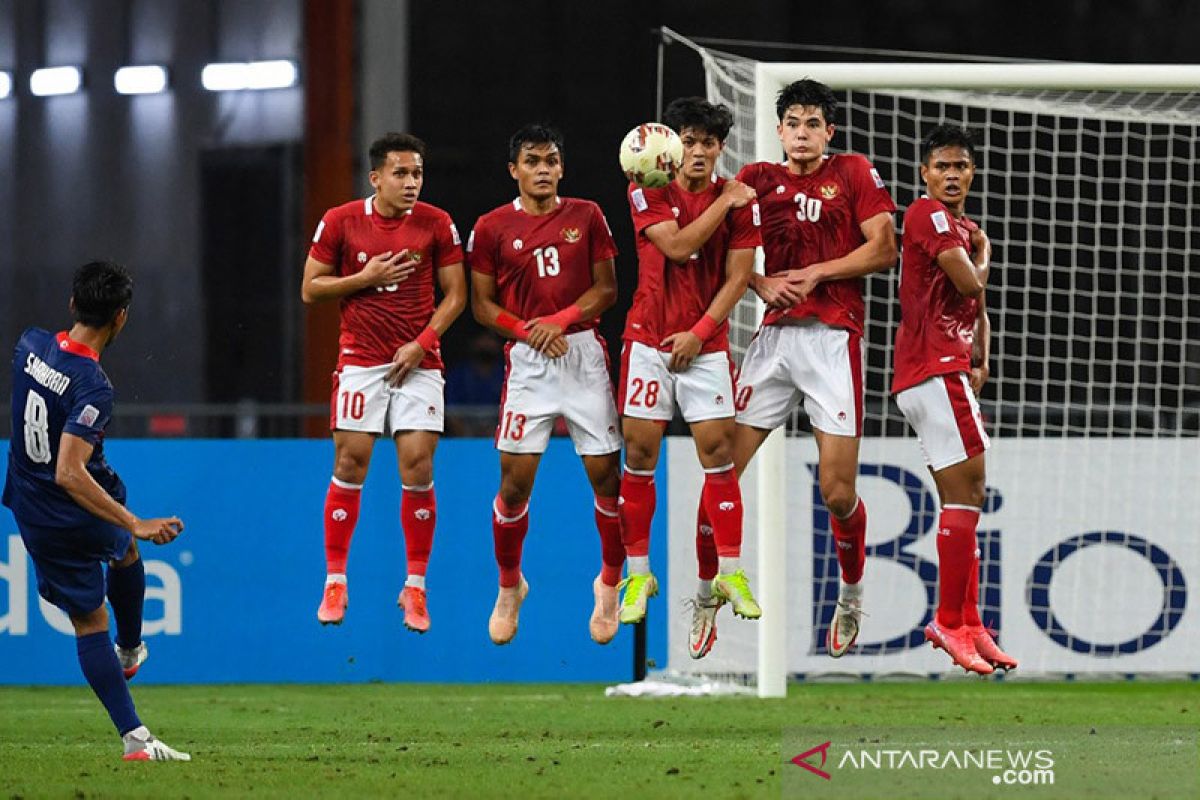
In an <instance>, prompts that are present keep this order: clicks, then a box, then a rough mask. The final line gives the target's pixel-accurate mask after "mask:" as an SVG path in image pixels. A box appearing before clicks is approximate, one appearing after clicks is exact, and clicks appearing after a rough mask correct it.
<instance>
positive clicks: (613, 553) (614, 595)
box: [588, 495, 625, 644]
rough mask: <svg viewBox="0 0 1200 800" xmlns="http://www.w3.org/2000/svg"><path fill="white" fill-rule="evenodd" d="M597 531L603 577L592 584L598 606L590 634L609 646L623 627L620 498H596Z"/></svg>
mask: <svg viewBox="0 0 1200 800" xmlns="http://www.w3.org/2000/svg"><path fill="white" fill-rule="evenodd" d="M595 512H596V513H595V516H596V530H597V531H599V533H600V556H601V564H600V574H599V575H597V576H596V579H595V580H594V581H593V582H592V594H593V596H594V597H595V600H596V604H595V606H594V608H593V609H592V617H591V619H590V620H589V622H588V631H589V632H590V633H591V636H592V640H593V641H595V642H596V643H597V644H608V643H609V642H611V641H612V640H613V637H615V636H616V635H617V628H618V627H619V626H620V622H619V620H618V614H619V613H620V597H619V593H618V591H617V586H618V585H619V584H620V582H621V567H622V566H624V564H625V546H624V545H623V544H622V543H621V522H620V515H619V513H618V511H617V498H615V497H601V496H600V495H596V502H595Z"/></svg>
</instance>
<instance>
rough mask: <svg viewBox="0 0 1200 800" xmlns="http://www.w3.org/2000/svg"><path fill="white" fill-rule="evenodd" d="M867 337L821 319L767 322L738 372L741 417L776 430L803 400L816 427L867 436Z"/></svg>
mask: <svg viewBox="0 0 1200 800" xmlns="http://www.w3.org/2000/svg"><path fill="white" fill-rule="evenodd" d="M861 341H862V337H861V336H859V335H858V334H857V333H854V332H852V331H848V330H846V329H845V328H834V327H831V326H829V325H826V324H824V323H823V322H817V321H815V320H814V321H812V322H809V323H805V324H800V325H767V326H764V327H763V328H762V329H761V330H760V331H759V332H758V333H757V334H755V336H754V339H753V340H752V341H751V342H750V347H749V348H747V349H746V357H745V358H744V359H743V360H742V368H741V370H740V371H739V372H738V376H737V385H738V394H737V409H738V415H737V421H738V423H739V424H741V425H749V426H751V427H754V428H761V429H763V430H774V429H775V428H778V427H779V426H780V425H782V424H784V423H785V422H787V419H788V417H789V416H790V415H791V413H792V410H793V409H795V407H796V404H797V403H798V402H800V401H801V400H803V401H804V412H805V413H806V414H808V419H809V422H811V423H812V426H813V427H814V428H816V429H818V430H820V431H824V432H825V433H831V434H834V435H836V436H855V437H858V436H862V415H863V411H862V408H863V406H862V402H863V392H862V374H863V361H862V347H861Z"/></svg>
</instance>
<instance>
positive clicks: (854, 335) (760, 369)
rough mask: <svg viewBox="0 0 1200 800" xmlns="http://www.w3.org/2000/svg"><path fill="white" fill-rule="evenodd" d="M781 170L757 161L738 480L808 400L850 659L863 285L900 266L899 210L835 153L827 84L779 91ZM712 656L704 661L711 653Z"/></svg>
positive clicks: (862, 553)
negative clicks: (756, 326) (759, 241)
mask: <svg viewBox="0 0 1200 800" xmlns="http://www.w3.org/2000/svg"><path fill="white" fill-rule="evenodd" d="M775 109H776V112H777V114H778V117H779V126H778V129H777V130H778V132H779V141H780V143H781V144H782V145H783V150H784V154H785V160H784V162H783V163H782V164H772V163H766V162H760V163H755V164H748V165H746V166H745V167H743V168H742V170H741V172H739V173H738V179H739V180H741V181H742V182H744V183H746V184H747V185H748V186H751V187H752V188H753V189H754V190H755V192H756V194H757V196H758V203H759V206H760V208H761V213H762V237H763V254H764V257H765V262H764V267H765V273H766V274H765V275H757V274H755V275H752V276H751V278H750V285H751V288H753V289H754V291H755V292H756V293H757V294H758V295H759V297H761V298H762V300H763V301H764V302H765V303H766V304H767V306H768V308H767V312H766V315H765V316H764V318H763V325H762V328H761V329H760V330H759V332H758V334H757V335H756V336H755V338H754V341H753V342H751V344H750V347H749V348H748V349H747V351H746V356H745V358H744V359H743V362H742V367H741V370H740V372H739V373H738V378H737V383H738V396H737V407H738V416H737V421H738V429H737V435H736V440H735V444H734V455H733V460H734V465H735V467H736V469H737V471H738V474H739V475H740V474H741V473H742V471H743V470H744V469H745V468H746V465H747V464H748V463H749V462H750V459H751V458H752V457H753V456H754V453H755V452H756V451H757V450H758V448H759V447H760V446H761V445H762V443H763V441H765V440H766V438H767V436H768V435H769V434H770V432H771V431H772V430H774V429H775V428H777V427H779V426H780V425H783V424H785V423H786V422H787V419H788V417H789V416H790V415H791V413H792V410H793V409H794V408H795V406H796V404H797V403H798V402H801V401H803V403H804V410H805V412H806V413H807V415H808V418H809V421H810V422H811V423H812V427H813V437H814V438H815V439H816V442H817V451H818V453H819V481H820V490H821V497H822V499H823V500H824V502H825V506H826V508H828V509H829V513H830V518H831V521H832V526H833V535H834V539H835V540H836V542H837V557H838V562H839V564H840V567H841V587H840V591H839V595H838V603H837V606H836V607H835V610H834V618H833V620H832V623H831V625H830V633H829V638H828V641H827V648H828V651H829V654H830V655H831V656H834V657H835V658H836V657H839V656H841V655H843V654H844V653H845V652H846V651H847V650H848V649H849V648H850V646H851V645H853V644H854V641H855V639H856V638H857V637H858V629H859V622H860V618H861V614H862V584H861V580H862V573H863V564H864V561H865V559H866V529H867V510H866V507H865V506H864V505H863V502H862V500H861V499H860V498H859V497H858V494H857V491H856V489H855V483H856V478H857V476H858V442H859V437H861V436H862V355H861V340H862V334H863V311H864V304H863V294H862V291H863V285H862V278H863V276H865V275H868V274H870V273H872V272H878V271H880V270H884V269H887V268H889V267H891V266H892V265H894V264H895V263H896V235H895V224H894V221H893V219H892V213H893V212H894V211H895V210H896V206H895V204H894V203H893V202H892V198H891V196H890V195H889V194H888V191H887V189H886V188H884V183H883V179H882V178H880V177H879V173H878V171H876V170H875V168H874V167H873V166H872V165H871V162H870V161H868V160H867V159H866V158H864V157H862V156H860V155H856V154H853V153H840V154H833V155H828V154H826V149H827V147H828V146H829V142H830V140H831V139H832V138H833V133H834V124H835V122H836V115H837V98H836V97H835V96H834V94H833V92H832V91H831V90H830V89H829V87H828V86H825V85H824V84H822V83H818V82H817V81H813V80H807V79H806V80H801V81H796V82H794V83H792V84H790V85H789V86H787V87H785V88H784V89H783V90H782V91H780V93H779V96H778V98H777V100H776V103H775ZM706 512H707V509H706V508H705V507H703V506H702V507H701V508H700V510H699V512H698V514H697V516H698V524H697V535H696V547H697V552H698V553H699V555H700V565H701V572H700V575H701V577H702V578H703V577H704V576H705V575H706V574H709V573H711V571H712V570H713V569H715V567H716V555H715V554H714V553H713V546H712V541H711V537H707V536H705V535H704V531H705V529H706V527H707V526H708V516H709V515H708V514H707V513H706ZM715 618H716V608H713V607H712V605H711V604H704V603H700V602H698V603H697V605H696V610H695V614H694V616H693V625H692V628H693V637H692V638H693V641H695V640H703V639H706V638H710V637H709V636H708V633H707V628H708V626H709V625H710V624H715ZM701 654H702V653H701Z"/></svg>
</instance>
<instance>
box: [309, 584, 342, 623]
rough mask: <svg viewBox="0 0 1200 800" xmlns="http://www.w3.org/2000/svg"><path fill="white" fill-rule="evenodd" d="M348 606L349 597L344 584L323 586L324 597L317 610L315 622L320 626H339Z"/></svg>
mask: <svg viewBox="0 0 1200 800" xmlns="http://www.w3.org/2000/svg"><path fill="white" fill-rule="evenodd" d="M348 605H350V597H349V594H348V592H347V590H346V584H344V583H335V582H330V583H327V584H325V595H324V597H322V598H321V607H320V608H318V609H317V621H318V622H320V623H321V624H322V625H341V624H342V619H343V618H344V617H345V616H346V606H348Z"/></svg>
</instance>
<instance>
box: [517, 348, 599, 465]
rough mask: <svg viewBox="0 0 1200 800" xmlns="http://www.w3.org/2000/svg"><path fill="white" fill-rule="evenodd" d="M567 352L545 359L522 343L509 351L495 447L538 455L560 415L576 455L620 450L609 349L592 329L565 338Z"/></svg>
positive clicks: (543, 449) (591, 454) (544, 446)
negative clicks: (558, 356)
mask: <svg viewBox="0 0 1200 800" xmlns="http://www.w3.org/2000/svg"><path fill="white" fill-rule="evenodd" d="M566 338H567V348H568V349H567V354H566V355H564V356H563V357H562V358H548V357H547V356H544V355H542V354H541V353H539V352H538V351H536V350H534V349H533V348H532V347H530V346H529V345H527V344H525V343H524V342H516V343H514V344H512V345H510V346H509V347H508V351H507V355H506V359H507V362H508V363H507V365H506V366H507V369H506V370H505V374H504V394H502V395H501V399H500V421H499V424H497V426H496V449H498V450H500V451H501V452H505V453H543V452H545V450H546V445H547V444H549V442H550V434H551V433H552V432H553V431H554V423H555V421H556V420H557V419H558V418H559V417H560V416H561V417H563V418H564V419H565V420H566V422H567V432H568V433H570V435H571V441H572V442H574V443H575V452H576V453H578V454H579V455H581V456H602V455H607V454H608V453H616V452H619V451H620V449H621V444H622V442H621V433H620V426H619V425H618V424H617V404H616V401H615V399H614V398H613V387H612V377H611V375H609V372H608V349H607V348H606V347H605V345H604V340H603V339H601V338H600V335H599V334H597V333H596V332H595V331H579V332H578V333H572V334H568V335H567V337H566Z"/></svg>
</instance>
